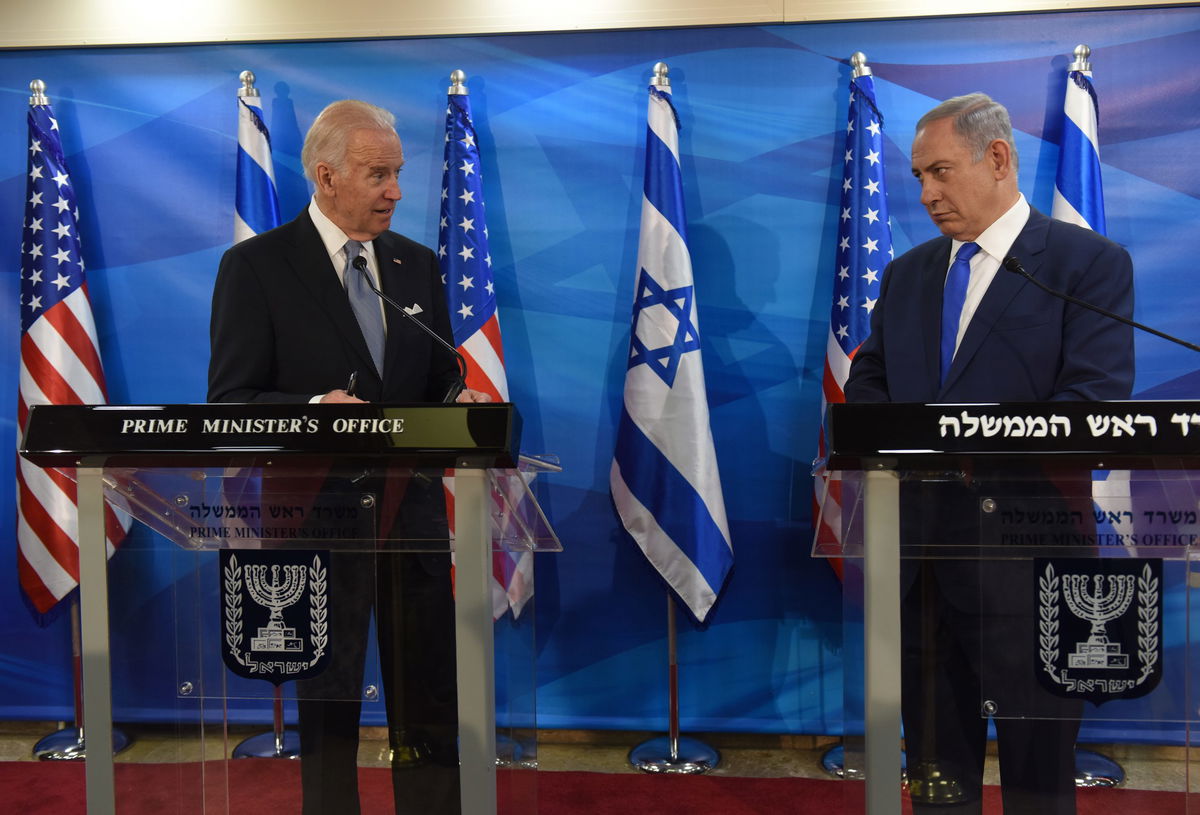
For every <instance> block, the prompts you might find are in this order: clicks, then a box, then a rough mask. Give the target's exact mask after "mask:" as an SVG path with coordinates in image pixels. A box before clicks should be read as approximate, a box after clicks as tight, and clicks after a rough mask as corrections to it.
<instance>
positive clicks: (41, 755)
mask: <svg viewBox="0 0 1200 815" xmlns="http://www.w3.org/2000/svg"><path fill="white" fill-rule="evenodd" d="M31 87H32V85H31ZM69 613H70V615H71V672H72V674H73V675H74V686H75V700H74V707H75V721H74V723H73V724H72V726H71V727H64V728H62V729H61V730H56V731H55V732H53V733H51V734H50V735H48V736H45V737H43V738H42V739H40V740H39V741H38V743H37V744H35V745H33V757H34V758H36V759H38V760H40V761H82V760H84V759H86V758H87V741H86V740H85V739H84V734H83V673H82V670H81V666H82V661H83V656H82V654H83V645H82V641H81V638H80V636H79V597H78V596H76V597H72V598H71V610H70V612H69ZM112 736H113V755H116V754H117V753H119V752H121V751H122V750H124V749H125V748H126V747H128V746H129V737H128V736H126V735H125V733H124V732H123V731H121V730H119V729H117V728H116V727H114V728H113V734H112Z"/></svg>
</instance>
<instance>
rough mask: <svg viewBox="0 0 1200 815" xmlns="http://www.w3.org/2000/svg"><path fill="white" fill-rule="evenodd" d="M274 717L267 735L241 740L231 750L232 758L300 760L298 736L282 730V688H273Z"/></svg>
mask: <svg viewBox="0 0 1200 815" xmlns="http://www.w3.org/2000/svg"><path fill="white" fill-rule="evenodd" d="M272 707H273V709H274V715H273V718H272V727H271V730H270V732H268V733H259V734H258V735H257V736H250V737H249V738H246V739H243V740H242V742H241V743H240V744H238V746H237V747H235V748H233V757H234V758H300V734H298V733H297V732H296V731H294V730H284V729H283V686H282V685H276V686H275V698H274V703H273V705H272Z"/></svg>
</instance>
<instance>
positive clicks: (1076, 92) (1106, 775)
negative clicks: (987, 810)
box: [1050, 43, 1128, 787]
mask: <svg viewBox="0 0 1200 815" xmlns="http://www.w3.org/2000/svg"><path fill="white" fill-rule="evenodd" d="M1072 56H1073V57H1074V60H1073V61H1072V62H1071V64H1070V65H1069V66H1068V67H1067V92H1066V97H1065V99H1064V101H1063V115H1064V116H1065V117H1067V118H1070V119H1073V120H1075V124H1076V126H1077V127H1078V128H1079V129H1080V131H1081V132H1080V137H1081V138H1082V139H1083V140H1086V141H1090V142H1091V143H1092V144H1091V145H1090V146H1087V147H1085V145H1084V144H1083V143H1082V141H1078V140H1076V139H1074V138H1072V139H1068V138H1065V137H1064V138H1063V139H1062V140H1061V141H1062V144H1060V145H1059V165H1058V166H1059V169H1058V176H1057V178H1056V179H1055V188H1054V206H1053V207H1052V209H1051V212H1050V214H1051V216H1052V217H1054V218H1058V219H1059V220H1063V221H1069V222H1071V223H1075V224H1078V225H1079V226H1084V227H1088V228H1089V229H1092V230H1093V231H1095V232H1099V233H1100V234H1101V235H1103V234H1105V233H1106V232H1107V226H1106V220H1105V217H1104V189H1103V185H1102V184H1101V180H1100V158H1099V152H1098V151H1099V143H1100V142H1099V136H1100V134H1099V132H1098V131H1099V126H1100V125H1099V111H1098V110H1097V107H1098V106H1097V104H1096V101H1095V89H1094V88H1093V87H1092V84H1091V77H1092V62H1091V56H1092V49H1091V47H1089V46H1087V45H1084V44H1082V43H1081V44H1080V45H1077V46H1075V50H1074V52H1072ZM1073 97H1074V103H1073ZM1066 124H1067V122H1065V121H1064V131H1065V129H1066ZM1071 152H1073V153H1074V154H1075V155H1076V156H1078V158H1076V160H1075V165H1074V170H1075V173H1074V177H1071V173H1070V171H1069V170H1068V169H1067V167H1068V166H1071V162H1070V161H1069V160H1068V153H1071ZM1089 180H1090V181H1091V183H1090V184H1089V183H1088V181H1089ZM1114 476H1116V473H1111V474H1109V483H1110V484H1112V483H1114V482H1116V481H1117V479H1116V478H1114ZM1125 480H1126V484H1125V487H1124V489H1125V490H1128V474H1126V475H1125ZM1125 497H1126V498H1128V492H1126V493H1125ZM1124 782H1125V770H1124V769H1123V768H1122V767H1121V765H1120V764H1119V763H1118V762H1117V761H1115V760H1114V759H1112V758H1109V757H1108V756H1106V755H1103V754H1102V753H1098V752H1096V751H1094V750H1087V749H1084V748H1082V747H1079V746H1078V745H1076V747H1075V786H1077V787H1116V786H1120V785H1121V784H1123V783H1124Z"/></svg>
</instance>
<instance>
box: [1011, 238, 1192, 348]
mask: <svg viewBox="0 0 1200 815" xmlns="http://www.w3.org/2000/svg"><path fill="white" fill-rule="evenodd" d="M1000 265H1001V266H1002V267H1003V268H1004V269H1006V270H1008V271H1010V272H1012V273H1013V274H1018V275H1020V276H1021V277H1023V278H1025V279H1026V280H1028V281H1029V282H1030V283H1032V284H1033V285H1035V286H1037V287H1038V288H1039V289H1041V290H1042V291H1044V292H1046V293H1047V294H1049V295H1053V296H1054V297H1057V298H1059V299H1060V300H1066V301H1067V302H1068V303H1072V304H1074V305H1077V306H1083V307H1084V308H1086V309H1089V310H1090V311H1094V312H1096V313H1097V314H1099V315H1101V316H1104V317H1108V318H1109V319H1110V320H1116V321H1117V322H1119V323H1124V324H1125V325H1127V326H1130V327H1132V328H1136V329H1138V330H1139V331H1145V332H1146V333H1147V334H1153V335H1154V336H1156V337H1162V338H1163V339H1164V340H1170V341H1171V342H1173V343H1175V344H1176V345H1182V346H1183V347H1184V348H1187V349H1188V350H1189V351H1196V352H1197V353H1200V345H1193V344H1192V343H1190V342H1187V341H1186V340H1181V339H1179V338H1178V337H1172V336H1171V335H1170V334H1165V333H1163V332H1162V331H1159V330H1158V329H1157V328H1151V327H1150V326H1148V325H1142V324H1141V323H1139V322H1137V321H1135V320H1130V319H1128V318H1127V317H1122V316H1121V315H1120V314H1114V313H1112V312H1111V311H1109V310H1108V309H1103V308H1100V306H1097V305H1093V304H1092V303H1089V302H1087V301H1085V300H1080V299H1079V298H1078V297H1072V296H1071V295H1069V294H1065V293H1063V292H1061V291H1055V290H1054V289H1052V288H1050V287H1049V286H1047V285H1046V284H1044V283H1042V281H1040V280H1038V279H1037V278H1035V277H1034V276H1033V275H1031V274H1030V273H1029V272H1027V271H1025V267H1023V266H1022V265H1021V261H1019V260H1017V259H1016V258H1015V257H1008V258H1006V259H1005V260H1004V262H1003V263H1002V264H1000Z"/></svg>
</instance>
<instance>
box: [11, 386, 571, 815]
mask: <svg viewBox="0 0 1200 815" xmlns="http://www.w3.org/2000/svg"><path fill="white" fill-rule="evenodd" d="M519 433H520V421H519V416H518V415H517V414H516V411H515V409H513V407H512V406H511V405H461V406H460V405H447V406H376V405H368V406H314V405H270V406H268V405H178V406H176V405H168V406H144V407H115V406H113V407H90V408H89V407H57V406H50V407H38V408H34V410H33V413H32V414H31V417H30V422H29V426H28V430H27V432H26V436H25V439H24V440H23V443H22V449H21V454H22V455H24V456H26V457H27V458H29V459H30V460H32V461H33V462H34V463H36V464H38V465H40V466H45V467H55V468H58V469H60V470H61V471H62V472H64V473H67V474H68V475H69V476H70V477H71V478H72V479H74V480H75V481H76V483H77V492H78V500H79V507H80V510H79V517H80V531H79V534H80V603H81V625H82V643H83V649H82V650H83V657H82V662H83V687H84V732H85V733H86V735H87V741H88V743H89V744H104V743H106V742H107V740H108V739H109V738H110V733H111V728H112V723H113V722H114V721H129V720H131V719H133V718H134V717H137V719H135V720H138V721H139V722H140V724H141V726H142V729H143V730H145V731H146V732H148V733H150V734H151V735H150V736H149V738H150V739H151V740H153V742H154V746H153V748H152V749H143V750H140V751H137V755H138V756H139V757H138V758H136V759H126V758H125V757H122V759H121V760H119V761H118V762H117V763H116V764H115V765H114V761H113V757H112V756H111V755H107V754H105V753H104V751H93V750H89V751H88V758H87V767H86V770H85V774H86V782H87V802H88V812H89V813H106V812H120V811H124V810H127V809H128V810H130V811H134V810H136V811H151V810H152V811H158V812H172V813H181V815H183V814H184V813H235V812H255V813H257V812H259V811H264V810H265V811H273V812H292V811H294V812H299V811H300V806H301V800H302V798H307V799H309V800H310V805H311V804H312V802H317V801H319V802H320V804H319V806H320V808H321V809H322V811H330V812H333V811H341V810H344V809H346V808H347V807H352V806H353V804H352V803H350V802H352V801H353V800H354V799H355V798H357V800H358V802H359V804H360V805H361V808H362V812H364V813H392V812H401V813H403V812H413V813H417V812H421V813H424V812H429V813H436V812H458V811H461V812H469V813H489V812H496V811H497V810H500V811H503V812H506V813H507V812H511V813H521V812H536V805H537V785H536V772H535V770H536V767H537V742H536V733H537V728H536V702H535V700H536V693H535V689H536V688H535V667H534V656H535V653H536V648H535V646H536V643H535V630H534V613H533V611H534V607H533V588H534V568H533V564H534V557H533V555H534V553H536V552H544V551H560V550H561V545H560V543H559V541H558V539H557V537H556V536H555V533H554V531H553V530H552V529H551V527H550V525H549V523H548V522H547V520H546V517H545V515H544V514H543V513H542V510H541V508H540V506H539V504H538V501H537V498H536V492H535V491H536V486H537V483H536V482H535V477H536V476H537V475H538V474H539V473H542V472H554V471H557V470H558V469H559V467H558V465H557V462H556V461H555V460H554V459H552V458H529V457H523V456H520V455H519V453H518V452H517V450H518V449H519ZM106 501H107V503H108V505H109V506H110V507H113V508H116V509H117V510H120V511H121V512H120V513H117V515H119V514H122V513H124V514H127V515H128V516H129V517H132V518H133V519H134V520H135V521H136V522H138V523H140V524H142V525H144V526H146V527H148V528H150V529H152V530H154V532H155V533H157V534H155V535H144V534H143V535H136V536H131V537H130V539H129V542H128V543H127V544H125V545H122V547H121V549H120V552H119V553H118V557H119V558H120V559H121V560H120V569H121V572H122V574H123V576H128V575H130V574H133V575H139V574H144V575H147V576H151V575H153V576H157V577H152V578H150V579H148V580H147V581H146V583H147V584H148V585H147V591H150V592H155V593H156V594H155V595H154V596H153V597H152V598H151V599H150V600H149V601H145V602H139V603H136V604H135V603H132V602H129V598H127V597H125V596H123V595H122V594H121V593H117V594H114V593H112V592H110V590H109V586H108V578H107V575H108V572H109V567H108V564H107V562H106V551H105V550H106V546H105V519H106V515H107V516H108V517H109V519H110V523H111V519H112V518H113V517H114V513H112V511H111V510H106V509H105V502H106ZM163 575H168V576H169V577H166V578H164V577H162V576H163ZM123 585H124V583H123ZM139 585H141V584H139ZM139 614H141V615H145V616H147V617H155V618H157V619H156V622H157V624H150V621H149V620H145V621H143V620H139V619H137V616H138V615H139ZM164 616H169V617H170V618H171V622H170V623H168V624H163V623H164V621H163V620H162V619H161V618H162V617H164ZM114 618H115V619H114ZM110 622H111V623H112V624H111V625H110ZM110 631H111V632H112V633H110ZM145 676H154V677H155V680H154V681H155V682H156V683H157V684H159V685H161V686H162V687H149V689H148V690H147V688H148V684H149V683H147V682H146V681H144V680H143V679H141V677H145ZM131 677H138V678H139V679H138V680H137V681H129V679H130V678H131ZM125 684H128V685H129V686H130V687H131V688H132V687H139V688H142V689H143V690H142V691H141V693H142V695H143V696H144V697H146V698H139V696H138V694H137V693H136V692H130V691H127V690H126V688H125V687H123V685H125ZM277 710H280V711H281V712H282V721H283V722H284V723H286V725H287V727H288V728H289V729H290V730H292V731H297V732H298V733H299V758H300V760H299V761H288V760H286V759H279V758H234V756H235V748H236V747H237V745H238V743H239V742H240V741H241V740H242V739H243V738H244V737H245V736H246V735H250V734H252V733H253V732H255V731H260V730H262V728H263V726H264V725H267V726H269V725H270V724H271V723H272V720H273V719H275V718H276V711H277ZM360 721H368V722H372V723H377V724H378V725H380V726H377V727H374V728H366V729H365V731H364V729H362V728H360ZM385 721H386V722H387V723H388V725H389V726H387V727H383V726H382V723H383V722H385ZM371 731H382V732H381V733H380V734H378V735H377V736H375V737H373V738H372V737H370V733H371ZM364 732H365V733H366V737H363V738H360V733H364ZM293 738H294V736H293ZM498 767H499V768H500V773H499V774H498V773H497V768H498ZM147 806H149V807H150V808H151V809H146V807H147Z"/></svg>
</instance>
